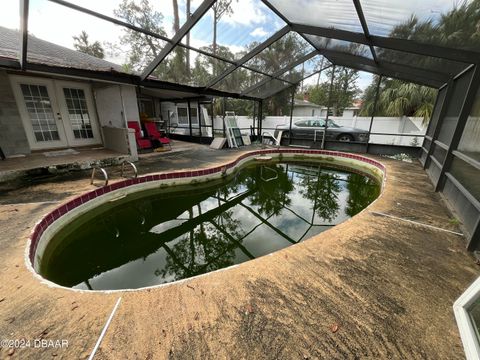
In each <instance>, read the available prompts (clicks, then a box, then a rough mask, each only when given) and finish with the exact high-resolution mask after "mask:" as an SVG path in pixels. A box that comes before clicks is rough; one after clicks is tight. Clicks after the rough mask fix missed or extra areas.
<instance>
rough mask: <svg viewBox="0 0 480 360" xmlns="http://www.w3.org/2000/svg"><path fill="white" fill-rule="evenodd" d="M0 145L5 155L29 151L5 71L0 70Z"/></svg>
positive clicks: (27, 152)
mask: <svg viewBox="0 0 480 360" xmlns="http://www.w3.org/2000/svg"><path fill="white" fill-rule="evenodd" d="M0 147H1V148H2V150H3V152H4V153H5V155H6V156H11V155H18V154H29V153H30V146H29V145H28V140H27V135H26V134H25V130H24V128H23V123H22V119H21V117H20V113H19V111H18V107H17V103H16V101H15V97H14V95H13V90H12V87H11V85H10V81H9V78H8V75H7V72H6V71H0Z"/></svg>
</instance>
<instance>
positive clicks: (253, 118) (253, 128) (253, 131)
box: [250, 101, 257, 136]
mask: <svg viewBox="0 0 480 360" xmlns="http://www.w3.org/2000/svg"><path fill="white" fill-rule="evenodd" d="M256 105H257V103H256V101H253V116H252V129H251V131H250V135H252V136H253V135H255V112H256V111H255V110H256V109H255V107H256Z"/></svg>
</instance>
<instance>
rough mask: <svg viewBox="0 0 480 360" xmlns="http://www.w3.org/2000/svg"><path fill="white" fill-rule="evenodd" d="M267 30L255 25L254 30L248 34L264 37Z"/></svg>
mask: <svg viewBox="0 0 480 360" xmlns="http://www.w3.org/2000/svg"><path fill="white" fill-rule="evenodd" d="M267 34H268V32H266V31H265V30H264V29H263V28H262V27H257V28H255V30H253V31H252V32H251V33H250V35H251V36H254V37H264V36H265V35H267Z"/></svg>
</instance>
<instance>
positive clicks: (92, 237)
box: [40, 163, 380, 289]
mask: <svg viewBox="0 0 480 360" xmlns="http://www.w3.org/2000/svg"><path fill="white" fill-rule="evenodd" d="M379 190H380V189H379V186H378V184H377V183H376V182H375V181H373V180H372V179H370V178H368V177H366V176H363V175H360V174H356V173H347V172H344V171H339V170H335V169H329V168H325V167H323V166H320V165H318V164H308V165H307V164H296V163H284V164H263V165H257V166H254V167H247V168H244V169H242V170H240V171H239V172H238V173H237V174H236V175H235V177H234V178H233V179H231V180H229V181H228V183H223V184H221V185H220V186H216V187H211V186H208V187H206V186H205V185H203V186H196V187H195V188H193V189H191V190H189V191H182V192H179V193H170V194H165V193H163V194H162V193H156V194H151V193H150V194H149V195H148V196H144V197H141V198H138V199H135V200H130V199H129V198H128V197H127V198H126V199H124V200H121V201H119V202H118V203H115V204H107V205H105V206H102V207H100V208H99V209H97V210H96V212H95V214H90V216H89V217H88V218H86V219H79V221H75V222H74V223H72V224H71V225H69V226H68V230H66V231H65V232H63V233H60V234H58V239H55V240H56V241H54V242H52V246H51V249H50V248H48V249H47V251H46V255H45V257H44V259H43V260H42V268H41V269H40V270H41V273H42V275H43V276H45V277H46V278H48V279H50V280H52V281H54V282H56V283H59V284H62V285H65V286H73V287H77V288H84V289H122V288H138V287H144V286H150V285H156V284H161V283H165V282H171V281H175V280H179V279H184V278H188V277H192V276H195V275H199V274H204V273H207V272H210V271H214V270H217V269H221V268H224V267H227V266H230V265H233V264H238V263H242V262H244V261H247V260H250V259H254V258H257V257H259V256H262V255H265V254H268V253H271V252H274V251H276V250H279V249H282V248H284V247H286V246H289V245H291V244H295V243H298V242H300V241H302V240H304V239H307V238H309V237H311V236H313V235H315V234H318V233H320V232H322V231H325V230H327V229H328V228H330V227H331V226H334V225H336V224H338V223H340V222H342V221H344V220H346V219H347V218H349V217H351V216H353V215H355V214H357V213H358V212H359V211H361V210H362V209H364V208H365V207H366V206H367V205H368V204H370V203H371V202H372V201H373V200H374V199H375V198H376V197H377V196H378V194H379ZM54 244H55V245H54Z"/></svg>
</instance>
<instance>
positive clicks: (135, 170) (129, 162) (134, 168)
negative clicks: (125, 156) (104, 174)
mask: <svg viewBox="0 0 480 360" xmlns="http://www.w3.org/2000/svg"><path fill="white" fill-rule="evenodd" d="M125 164H129V165H130V166H131V167H132V168H133V178H134V179H136V178H137V177H138V170H137V167H136V166H135V164H134V163H132V162H131V161H128V160H125V161H124V162H122V170H121V172H120V176H121V177H125V176H123V172H124V170H125Z"/></svg>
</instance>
